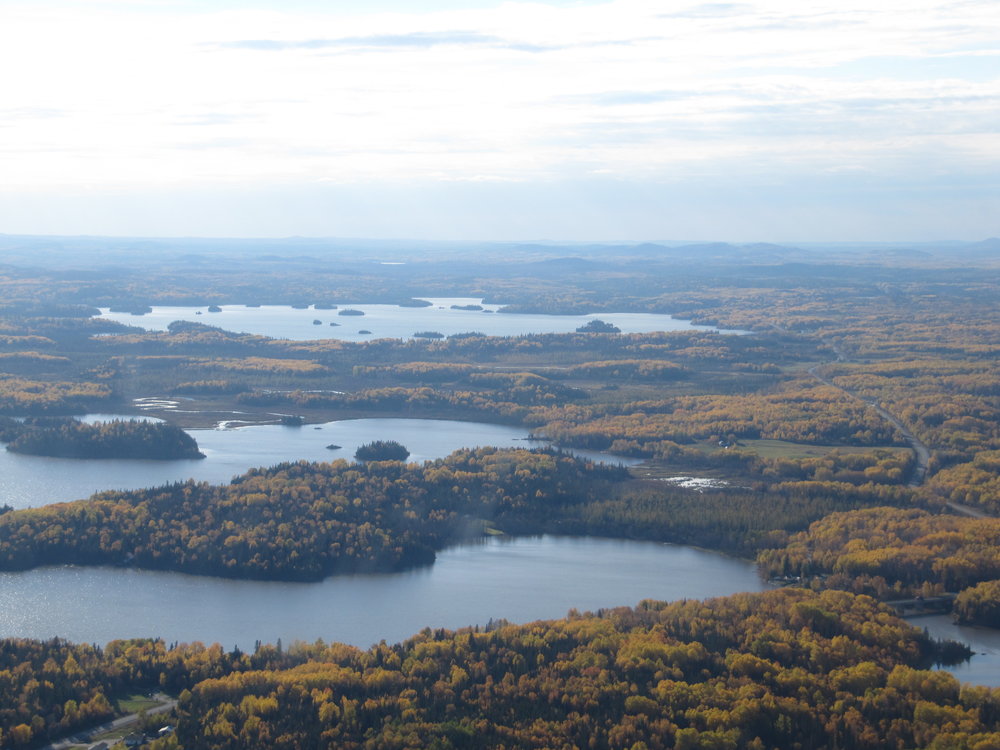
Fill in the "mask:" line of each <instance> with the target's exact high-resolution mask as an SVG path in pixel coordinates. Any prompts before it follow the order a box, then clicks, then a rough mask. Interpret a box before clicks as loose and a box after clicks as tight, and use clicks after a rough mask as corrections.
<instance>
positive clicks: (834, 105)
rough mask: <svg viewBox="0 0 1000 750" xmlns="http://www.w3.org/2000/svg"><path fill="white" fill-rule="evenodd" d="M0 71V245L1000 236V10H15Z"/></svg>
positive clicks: (996, 6) (651, 5)
mask: <svg viewBox="0 0 1000 750" xmlns="http://www.w3.org/2000/svg"><path fill="white" fill-rule="evenodd" d="M413 6H419V10H416V9H414V7H413ZM0 70H2V71H3V73H2V75H0V233H32V234H114V235H158V236H178V235H204V236H288V235H307V236H340V237H413V238H440V239H503V240H510V239H545V238H547V239H556V240H611V239H615V240H656V239H664V240H666V239H676V240H684V239H691V240H718V239H721V240H736V241H795V240H890V239H891V240H937V239H982V238H984V237H987V236H991V235H998V234H1000V221H998V217H1000V98H998V94H1000V2H997V0H956V1H954V2H942V1H937V2H934V1H930V0H878V1H877V2H872V0H865V1H864V2H861V1H860V0H750V2H735V3H699V2H684V1H682V0H655V1H647V0H612V1H610V2H584V1H581V2H573V1H570V0H566V1H562V2H558V1H556V0H550V1H549V2H531V3H525V2H490V1H488V0H422V1H418V2H413V1H412V0H411V1H408V2H402V1H401V0H368V1H366V2H360V1H357V2H355V1H353V0H326V1H323V2H321V1H319V0H312V1H310V0H286V1H284V2H277V1H276V0H272V1H270V2H269V1H267V0H257V1H256V2H254V1H253V0H244V1H242V2H241V1H237V0H198V1H195V0H191V1H190V2H184V1H183V0H173V1H169V0H107V1H106V2H83V1H80V2H73V1H70V0H31V2H18V1H16V0H15V1H13V2H12V1H11V0H0Z"/></svg>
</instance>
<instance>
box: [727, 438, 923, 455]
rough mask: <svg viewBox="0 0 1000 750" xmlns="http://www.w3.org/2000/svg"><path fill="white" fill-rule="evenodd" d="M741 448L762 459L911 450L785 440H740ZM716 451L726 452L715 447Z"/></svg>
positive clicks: (883, 446) (900, 447)
mask: <svg viewBox="0 0 1000 750" xmlns="http://www.w3.org/2000/svg"><path fill="white" fill-rule="evenodd" d="M738 447H739V448H741V449H743V450H747V451H751V452H753V453H756V454H757V455H758V456H760V457H761V458H819V457H821V456H825V455H827V454H828V453H833V452H834V451H837V452H839V453H874V452H875V451H878V450H886V451H892V452H894V453H908V452H909V450H910V449H909V448H905V447H903V446H899V445H876V446H871V445H863V446H851V445H808V444H806V443H789V442H786V441H784V440H740V441H739V446H738ZM714 448H715V450H725V449H724V448H719V447H718V446H714Z"/></svg>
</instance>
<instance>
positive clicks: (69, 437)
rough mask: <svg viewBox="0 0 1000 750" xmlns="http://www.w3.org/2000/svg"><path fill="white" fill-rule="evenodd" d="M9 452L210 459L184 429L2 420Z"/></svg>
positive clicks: (138, 423)
mask: <svg viewBox="0 0 1000 750" xmlns="http://www.w3.org/2000/svg"><path fill="white" fill-rule="evenodd" d="M0 441H3V442H5V443H7V450H9V451H13V452H14V453H29V454H31V455H34V456H53V457H57V458H132V459H157V460H164V461H167V460H174V459H181V458H204V457H205V454H203V453H202V452H201V451H199V450H198V443H197V441H195V439H194V438H193V437H191V436H190V435H189V434H188V433H186V432H185V431H184V430H182V429H181V428H180V427H177V426H176V425H171V424H165V423H163V422H149V421H143V420H138V419H130V420H121V419H114V420H111V421H110V422H97V423H93V424H91V423H87V422H80V421H79V420H76V419H61V418H57V417H48V418H46V417H27V418H25V419H24V420H23V421H21V422H18V421H15V420H12V419H4V418H0Z"/></svg>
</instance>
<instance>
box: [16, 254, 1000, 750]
mask: <svg viewBox="0 0 1000 750" xmlns="http://www.w3.org/2000/svg"><path fill="white" fill-rule="evenodd" d="M9 242H10V241H9ZM81 242H82V240H81ZM293 245H295V243H294V242H291V243H290V247H291V246H293ZM338 247H339V246H331V247H329V248H325V249H324V251H323V252H322V253H321V252H319V251H317V250H316V249H315V248H313V249H312V250H310V252H309V253H305V252H302V253H298V254H297V253H295V252H291V251H289V252H287V253H283V252H281V251H275V252H274V253H273V254H266V255H265V254H262V255H261V257H249V258H248V257H247V256H246V255H245V254H241V251H238V250H237V249H235V248H232V247H229V246H226V247H222V246H220V247H215V246H212V244H211V243H207V244H206V246H205V247H204V248H201V247H200V246H199V248H200V249H199V251H198V252H200V253H202V255H200V256H199V257H198V259H197V260H192V259H190V258H188V257H187V255H183V254H182V251H183V252H187V251H188V250H189V249H190V248H189V247H188V246H187V245H186V244H185V243H184V242H180V241H179V242H178V243H177V245H176V248H175V249H174V250H171V249H170V248H165V249H164V248H161V250H162V254H161V255H160V256H158V258H157V261H156V262H155V263H154V262H151V261H149V260H147V259H144V258H142V257H139V256H138V255H136V254H129V253H127V252H125V251H123V250H116V249H115V248H114V246H109V247H108V248H105V249H103V250H101V253H103V254H101V253H98V255H97V256H95V257H102V258H105V259H108V262H113V263H114V264H116V270H115V272H114V273H113V274H111V273H108V272H106V271H103V270H101V269H99V268H98V269H95V268H93V267H90V266H89V265H88V266H87V267H82V266H74V264H73V262H72V260H71V258H72V257H73V256H72V254H71V253H70V254H67V253H61V251H59V250H58V249H52V250H51V251H49V252H48V254H46V253H37V254H35V253H25V254H23V255H22V256H18V250H17V248H16V247H13V248H11V251H12V252H11V255H10V258H11V259H12V260H11V264H9V265H6V266H3V267H0V294H2V298H3V299H4V304H3V306H2V309H0V413H2V414H4V415H6V416H7V417H9V418H10V419H8V420H5V421H4V422H3V424H2V429H3V433H2V435H0V440H2V441H3V442H5V443H6V444H7V445H8V448H10V449H11V450H18V441H19V440H20V441H22V442H21V445H25V444H28V443H31V442H32V441H34V444H36V445H37V444H39V443H42V444H46V443H47V444H54V442H57V441H63V443H64V444H67V445H68V444H74V445H77V446H78V447H79V449H80V450H81V451H84V452H85V453H84V454H85V455H97V454H98V453H100V452H101V451H105V452H107V453H111V454H116V455H118V454H124V453H127V451H128V450H130V449H131V448H126V446H125V444H126V443H133V444H139V443H143V442H147V443H150V444H157V443H158V442H159V444H161V445H166V444H172V443H173V438H171V439H167V435H166V433H164V434H162V435H160V436H159V438H150V439H149V440H148V441H147V440H146V439H145V438H144V439H143V440H134V439H133V438H134V437H136V436H137V435H138V434H139V432H140V431H142V430H145V429H147V428H146V427H142V426H140V425H141V423H132V422H125V423H120V424H121V425H128V426H125V427H107V426H105V427H99V428H90V427H76V426H75V425H80V424H82V423H79V422H73V421H64V422H62V423H56V422H52V421H50V420H51V419H52V418H54V417H58V418H66V417H70V416H72V415H82V414H86V413H92V412H94V411H101V412H114V413H119V414H135V413H137V412H136V406H135V403H136V401H135V400H136V399H142V398H150V397H156V398H161V399H171V398H172V399H183V400H184V409H183V410H176V411H170V410H168V409H165V408H164V409H161V410H160V411H155V410H154V411H153V412H151V413H152V414H153V415H154V416H156V417H159V418H161V419H164V420H166V423H167V426H170V427H174V428H191V427H206V426H212V425H214V424H215V423H216V422H217V421H218V420H219V416H218V415H227V414H231V413H232V412H235V411H238V412H240V413H241V415H242V418H244V419H246V420H247V421H249V422H258V423H262V424H263V423H275V422H276V421H278V420H279V419H280V420H286V419H287V420H292V419H295V420H301V421H303V422H305V423H320V422H324V421H329V420H333V419H345V418H355V417H372V416H391V417H418V418H448V419H466V420H479V421H488V422H493V423H503V424H509V425H517V426H520V427H523V428H524V429H526V430H527V431H530V432H531V434H532V435H534V436H535V437H538V438H546V439H549V440H551V441H553V442H554V443H555V444H556V445H558V446H563V447H566V448H581V449H591V450H599V451H607V452H610V453H613V454H617V455H623V456H629V457H633V458H636V459H641V461H642V462H641V463H640V464H639V465H638V466H635V467H633V468H631V469H630V470H628V471H627V472H626V471H625V470H622V469H617V468H610V467H607V466H601V465H595V464H591V463H588V462H584V461H581V460H578V459H574V458H572V457H570V456H569V455H566V454H564V453H562V452H560V451H558V450H556V451H546V450H542V451H526V450H524V451H522V450H494V449H478V450H465V451H458V452H456V453H455V454H453V455H451V456H449V457H447V458H444V459H440V460H437V461H433V462H429V463H426V464H406V463H402V462H400V461H381V460H370V461H366V462H365V463H348V462H344V461H339V462H332V463H326V464H307V463H303V462H293V463H288V464H282V465H279V466H272V467H261V468H260V469H256V470H252V471H250V472H247V473H245V474H243V475H241V476H240V477H237V478H236V479H235V481H234V482H233V483H232V484H229V485H218V486H214V485H207V484H199V483H194V482H185V483H178V484H175V485H170V486H165V487H158V488H150V489H146V490H139V491H133V492H105V493H100V494H98V495H95V496H93V497H91V498H89V499H87V500H82V501H77V502H73V503H65V504H59V505H51V506H44V507H40V508H32V509H28V510H18V511H8V512H5V513H2V514H0V565H2V567H3V568H5V569H7V570H24V569H27V568H31V567H35V566H40V565H46V564H63V563H73V564H102V565H118V566H123V565H127V566H139V567H146V568H153V569H161V570H162V569H169V570H182V571H185V572H190V573H197V574H202V575H216V576H227V577H246V578H264V579H277V580H317V579H319V578H322V577H324V576H327V575H331V574H338V573H343V572H350V571H358V570H394V569H400V568H403V567H410V566H414V565H426V564H432V562H433V560H434V556H435V553H436V552H437V551H440V550H441V549H443V548H444V547H446V546H448V545H449V544H451V543H454V542H455V541H456V540H459V539H466V538H469V537H471V536H477V535H482V534H484V533H505V534H508V535H518V534H537V533H560V534H575V535H600V536H609V537H616V538H627V539H649V540H656V541H665V542H676V543H683V544H693V545H698V546H703V547H708V548H712V549H718V550H723V551H726V552H729V553H731V554H739V555H743V556H746V557H756V559H757V560H758V564H759V565H760V568H761V571H762V574H763V575H765V576H768V577H772V578H774V579H776V580H780V581H782V582H783V583H784V584H786V587H785V588H782V589H781V590H779V591H775V592H772V593H770V594H766V595H754V596H735V597H729V598H727V599H723V600H716V601H713V602H706V603H701V602H682V603H674V604H653V603H648V602H647V603H643V604H642V605H640V606H638V607H636V608H635V609H629V610H615V611H608V612H598V613H591V614H586V615H580V614H578V613H571V615H570V616H569V617H568V618H566V619H565V620H559V621H553V622H549V623H536V624H530V625H517V626H515V625H507V624H500V625H499V626H496V627H491V628H488V629H487V628H481V629H480V630H479V631H478V632H477V631H476V630H475V629H472V630H469V631H460V632H457V633H452V632H445V631H436V630H427V631H425V632H423V633H421V634H418V635H416V636H414V638H413V639H411V640H410V641H407V642H405V643H402V644H382V645H380V646H376V647H374V648H373V649H371V650H369V651H358V650H356V649H351V648H349V647H346V646H341V645H330V646H327V645H325V644H316V645H311V646H305V645H301V644H299V645H297V646H296V647H295V648H294V649H286V650H284V651H279V649H277V648H276V647H275V646H267V645H261V646H260V647H259V648H258V649H256V650H255V653H253V654H248V653H241V652H238V650H237V651H232V652H230V651H225V650H223V649H222V648H220V647H201V646H176V647H173V648H171V647H167V646H166V645H165V644H163V643H162V642H159V641H156V640H155V635H156V634H155V633H152V634H150V636H154V639H153V640H150V641H143V642H135V643H129V644H109V645H108V646H107V647H104V648H94V647H89V646H75V645H71V644H66V643H64V642H44V643H42V642H31V641H23V640H20V641H19V640H7V641H2V642H0V647H2V648H3V649H5V650H4V651H3V653H4V654H9V656H4V658H5V659H7V661H5V662H4V663H3V664H4V665H5V666H2V667H0V690H3V691H14V690H16V691H18V692H17V695H18V696H19V697H18V698H17V699H16V700H15V699H13V698H11V699H7V698H6V697H5V698H4V700H3V701H0V704H2V705H3V706H4V707H5V711H6V712H5V713H3V714H2V718H0V731H2V732H3V734H0V747H4V748H6V747H18V748H20V747H31V746H32V744H36V745H37V744H39V743H40V742H41V739H42V738H44V737H48V736H58V735H59V734H60V733H61V732H64V731H69V729H70V727H76V726H83V725H85V724H86V723H87V722H88V721H92V720H93V719H94V718H96V717H104V716H107V715H110V714H112V713H115V712H117V711H118V709H117V708H116V700H117V696H118V695H120V694H121V692H122V691H124V690H126V689H127V687H128V686H129V685H139V684H141V685H143V686H146V685H161V686H164V687H168V688H169V689H171V690H173V691H174V692H175V694H179V695H180V698H181V700H180V706H179V708H178V711H177V719H178V732H177V734H176V736H175V737H173V738H171V739H166V740H157V741H156V743H154V744H155V745H157V746H158V747H164V748H166V747H184V748H197V747H206V748H208V747H211V748H216V747H219V748H222V747H226V748H229V747H232V748H236V747H323V746H329V745H331V744H336V745H337V746H343V747H462V746H466V747H476V746H490V747H502V746H506V747H532V746H535V747H550V746H560V747H561V746H568V747H574V746H575V747H587V746H590V747H627V748H633V747H634V748H642V747H647V748H652V747H661V746H662V747H705V748H710V747H711V748H730V747H732V748H737V747H738V748H744V747H746V748H761V747H782V748H784V747H803V748H806V747H841V748H842V747H931V746H933V747H940V748H946V747H947V748H952V747H954V748H975V747H979V748H988V747H993V746H997V745H998V744H1000V738H998V736H997V734H996V733H997V732H998V731H1000V728H998V727H997V720H998V716H1000V712H998V709H997V705H998V704H997V701H998V697H997V694H996V691H991V690H988V689H985V688H978V687H973V686H959V685H958V684H957V682H955V680H954V679H953V678H951V677H950V676H949V675H947V674H945V673H941V672H925V671H922V670H923V669H924V668H926V667H927V666H928V665H929V661H928V660H929V659H931V658H932V656H933V654H934V653H935V649H937V646H936V645H935V644H932V643H930V642H929V641H927V639H926V638H925V637H924V636H923V635H922V634H921V632H920V631H918V630H914V629H911V628H908V627H907V626H906V625H905V624H904V623H903V621H900V620H897V619H895V618H894V616H893V615H892V614H891V611H890V610H889V609H888V608H886V607H885V606H884V605H883V604H880V603H878V602H879V601H883V602H884V601H892V600H894V599H899V598H907V597H917V596H935V595H938V594H947V595H949V596H954V611H953V614H954V616H955V617H956V618H958V619H960V620H962V621H963V622H971V623H980V624H985V625H990V626H998V625H1000V620H998V617H1000V616H998V614H997V613H998V612H1000V585H998V581H1000V570H998V566H1000V539H998V536H997V534H998V529H997V523H998V521H997V520H996V519H995V516H996V515H997V514H998V513H1000V459H998V455H1000V368H998V366H997V357H998V355H1000V343H998V342H1000V311H998V308H997V306H996V304H995V300H996V298H997V293H998V289H1000V261H998V260H997V259H996V258H995V257H994V255H990V254H989V253H986V252H982V253H979V254H975V253H969V254H965V255H963V254H962V253H960V252H958V251H954V252H951V251H948V252H944V251H940V252H932V251H927V252H912V253H910V252H898V253H877V252H874V251H866V250H851V249H847V248H837V249H827V250H822V249H817V250H811V251H808V252H806V251H801V250H797V249H794V248H782V247H778V246H769V247H768V248H750V247H740V246H725V245H712V246H697V247H691V248H666V247H659V246H655V245H654V246H638V247H628V246H622V247H609V246H593V247H591V246H587V247H582V246H581V247H574V248H572V250H571V251H570V250H567V249H566V248H560V247H558V246H531V247H522V246H516V247H509V248H508V247H504V248H499V252H498V248H497V247H494V246H484V247H481V248H470V249H464V250H463V251H462V252H457V251H456V252H454V253H453V254H451V255H449V254H448V253H445V252H442V253H441V254H439V255H435V256H434V257H430V256H424V255H421V253H419V252H417V251H413V252H411V253H410V254H408V255H407V254H405V252H404V251H402V250H401V251H400V253H401V256H400V257H402V258H405V259H406V261H407V263H406V267H405V268H404V267H401V266H385V265H381V264H380V261H379V257H378V255H377V253H374V251H370V252H369V251H366V250H365V249H363V248H361V249H359V248H346V249H345V248H340V249H338ZM206 248H207V249H206ZM171 252H173V253H174V255H171ZM310 253H312V254H310ZM18 257H22V261H20V262H21V263H22V265H17V263H18V261H17V258H18ZM27 258H30V259H31V261H32V262H31V263H28V262H26V259H27ZM68 259H69V260H68ZM234 262H238V263H239V265H240V273H239V274H234V273H232V267H233V263H234ZM189 263H190V264H191V265H190V267H188V265H187V264H189ZM432 295H437V296H440V297H449V296H454V297H460V296H461V297H470V296H471V297H473V298H478V299H483V300H485V301H486V302H488V303H497V304H503V305H506V307H504V308H503V310H504V312H506V313H516V312H532V313H540V314H573V313H594V314H597V315H600V314H602V313H614V312H657V313H670V314H672V315H675V316H678V317H682V318H684V319H687V320H690V321H692V322H694V323H697V324H701V325H711V326H717V327H719V328H722V329H725V330H728V331H739V332H740V333H737V334H731V333H720V332H714V331H708V330H682V331H668V332H662V331H661V332H650V333H615V332H612V331H610V330H609V329H603V328H602V329H601V330H598V327H594V328H593V329H591V330H588V329H584V330H578V331H577V332H574V333H567V334H525V335H520V336H485V335H482V334H477V333H475V332H473V331H470V332H468V333H467V334H464V335H458V336H444V337H441V338H437V337H434V338H423V337H418V338H414V339H411V340H399V339H378V338H372V339H370V340H366V341H362V342H357V343H354V342H348V341H342V340H338V339H325V340H324V339H318V340H304V341H297V340H284V339H275V338H269V337H267V336H263V335H260V334H254V333H245V332H238V331H228V330H225V329H224V328H222V327H219V326H216V325H212V323H214V322H216V321H217V320H220V319H221V318H215V317H213V316H211V315H206V316H205V318H206V322H205V323H187V322H175V323H172V324H170V326H169V327H168V328H167V330H165V331H161V332H157V331H147V330H145V329H144V328H143V327H142V326H143V314H144V313H145V311H146V310H148V309H149V308H151V307H153V306H156V305H164V304H173V305H192V306H201V307H205V308H207V307H208V306H209V305H214V306H220V305H227V304H238V305H247V306H258V305H262V304H264V305H271V304H280V305H292V306H295V307H299V308H303V307H308V306H309V305H314V306H315V309H317V310H320V309H323V310H331V309H337V310H341V311H343V310H351V309H353V308H352V305H358V304H361V303H364V302H382V303H386V304H399V303H400V302H406V304H415V303H412V302H407V301H408V300H413V299H414V298H419V297H427V296H432ZM107 307H114V308H116V309H124V310H128V311H131V312H132V313H134V315H132V316H131V317H130V318H129V319H128V322H130V323H132V325H126V324H124V323H118V322H112V321H110V320H106V319H102V318H101V317H99V316H98V315H97V313H98V312H99V311H98V309H97V308H107ZM504 312H501V313H498V314H501V315H502V314H504ZM359 320H362V321H363V320H364V319H359ZM329 330H331V331H335V330H337V329H329ZM112 424H113V423H112ZM115 430H125V431H126V432H128V431H135V432H134V433H133V435H132V436H131V437H127V438H120V439H117V438H115V437H114V436H113V434H112V433H113V432H114V431H115ZM180 434H182V435H183V434H185V433H183V432H181V433H180ZM26 436H33V437H26ZM116 440H118V442H117V443H116V442H115V441H116ZM195 450H197V448H196V447H195ZM86 451H91V452H90V453H86ZM681 472H683V473H685V474H693V475H695V476H698V477H706V478H710V479H712V480H713V482H714V485H713V487H712V488H710V489H703V490H701V491H699V490H695V489H686V488H684V487H680V486H676V485H674V484H671V483H669V482H667V481H665V480H666V479H668V478H670V477H672V476H674V475H676V474H678V473H681ZM428 625H431V626H433V623H428ZM109 654H112V655H113V657H109ZM70 656H72V659H70ZM50 657H51V659H50ZM109 658H110V661H109ZM74 662H75V663H76V665H77V667H79V669H77V668H76V667H74V666H73V664H74ZM189 662H190V665H191V666H188V664H189ZM67 665H68V666H67ZM61 670H69V671H70V672H71V673H72V675H73V676H72V677H71V678H66V677H65V676H62V677H60V676H59V674H60V671H61ZM33 681H34V682H33ZM64 682H68V683H71V684H72V686H73V687H72V689H69V688H67V687H66V686H65V685H64ZM29 685H30V687H28V686H29ZM74 690H75V691H76V692H73V691H74ZM3 694H4V695H5V696H6V695H8V694H11V695H12V693H7V692H5V693H3ZM13 706H17V707H18V708H17V710H16V711H13V712H11V711H10V710H9V708H10V707H13ZM22 706H23V708H22ZM477 743H478V744H477Z"/></svg>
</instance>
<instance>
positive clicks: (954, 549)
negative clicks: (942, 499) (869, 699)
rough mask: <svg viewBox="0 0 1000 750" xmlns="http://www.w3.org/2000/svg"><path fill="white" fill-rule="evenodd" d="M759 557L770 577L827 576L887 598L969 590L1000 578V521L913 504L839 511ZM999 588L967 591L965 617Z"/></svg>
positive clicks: (833, 583) (827, 581) (828, 581)
mask: <svg viewBox="0 0 1000 750" xmlns="http://www.w3.org/2000/svg"><path fill="white" fill-rule="evenodd" d="M757 560H758V564H759V565H760V566H761V570H762V572H763V573H764V574H766V575H770V576H774V577H779V578H785V577H790V576H793V577H801V578H802V579H803V580H805V581H809V580H811V579H813V578H816V577H819V580H821V582H822V585H825V586H829V587H834V588H844V589H848V590H852V591H857V592H865V593H869V594H872V595H873V596H878V597H880V598H883V599H892V598H902V597H909V596H914V595H928V596H929V595H934V594H940V593H943V592H946V591H952V592H954V591H961V590H963V589H966V588H969V587H972V586H975V585H976V584H979V583H983V582H987V581H992V580H994V579H1000V519H995V518H966V517H961V516H951V515H940V514H932V513H929V512H927V511H924V510H918V509H913V508H910V509H902V508H885V507H875V508H867V509H862V510H853V511H849V512H844V513H833V514H831V515H829V516H827V517H826V518H823V519H821V520H819V521H816V522H815V523H813V524H812V525H811V526H810V527H809V529H808V530H807V531H804V532H801V533H799V534H795V535H793V536H792V537H791V538H790V539H789V541H788V543H787V544H786V545H784V546H782V547H780V548H776V549H769V550H765V551H762V552H761V553H760V555H759V556H758V558H757ZM996 593H997V589H996V587H995V586H992V587H989V586H988V587H986V588H982V589H979V591H977V592H976V593H970V594H968V595H966V596H965V597H964V599H963V601H965V602H966V603H967V604H968V606H969V609H968V610H967V611H966V612H965V615H963V616H966V617H967V618H968V619H973V615H972V613H973V612H974V611H975V610H978V609H982V608H983V606H984V605H983V603H982V602H981V601H980V602H979V603H976V604H973V600H975V599H980V600H981V599H983V597H984V596H985V595H995V594H996ZM994 604H996V602H994ZM959 614H960V615H962V610H961V609H960V610H959ZM975 619H978V616H976V617H975Z"/></svg>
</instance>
